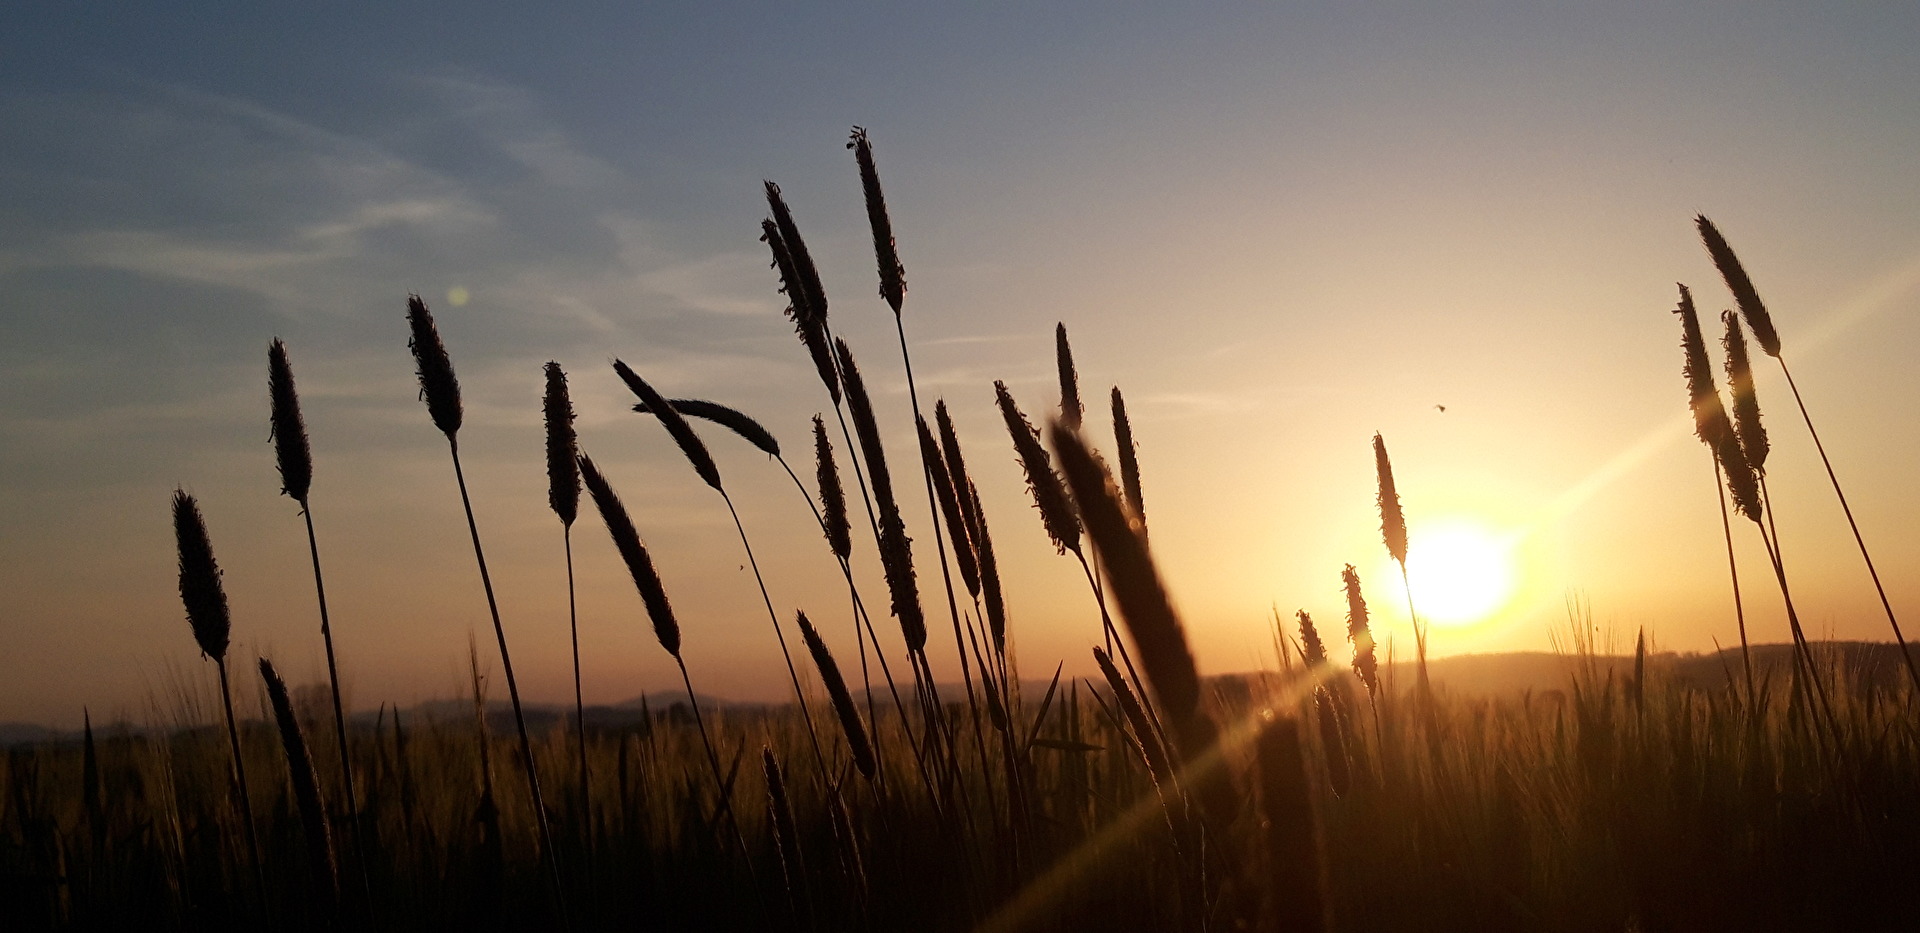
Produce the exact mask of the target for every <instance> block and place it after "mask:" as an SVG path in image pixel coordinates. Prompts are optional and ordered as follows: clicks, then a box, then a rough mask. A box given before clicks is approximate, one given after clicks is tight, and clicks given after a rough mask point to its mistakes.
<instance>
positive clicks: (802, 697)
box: [719, 489, 833, 787]
mask: <svg viewBox="0 0 1920 933" xmlns="http://www.w3.org/2000/svg"><path fill="white" fill-rule="evenodd" d="M719 492H720V498H721V499H722V500H724V501H725V502H726V503H727V514H729V515H732V516H733V527H734V530H735V531H738V532H739V533H740V546H741V547H743V548H745V549H746V552H747V566H748V567H750V568H752V569H753V579H754V582H756V583H758V584H760V599H761V601H762V602H764V603H766V606H767V620H768V621H770V622H772V623H773V637H774V638H776V639H778V640H779V642H780V656H781V657H782V658H785V659H786V662H787V676H788V677H790V678H792V680H793V695H794V698H795V699H797V700H798V701H799V703H800V719H801V720H802V721H803V722H805V723H806V726H807V741H808V742H809V743H811V744H812V746H813V760H814V762H815V763H816V764H818V765H819V766H820V779H821V780H822V781H824V782H826V786H827V787H832V786H833V772H832V770H831V769H829V768H828V767H827V757H826V756H825V755H823V754H821V752H820V737H819V735H818V733H816V732H815V731H814V728H813V712H812V711H811V710H810V709H809V708H808V707H807V694H806V691H804V690H802V689H800V672H799V671H798V670H796V669H795V668H794V666H793V655H792V654H791V653H789V652H788V651H787V634H786V632H785V631H784V630H782V629H781V627H780V617H779V616H778V615H777V614H775V613H774V610H773V598H772V597H770V596H768V595H767V581H766V580H765V579H764V578H763V577H761V576H760V563H759V562H758V561H756V560H755V559H754V557H753V545H752V544H751V543H749V542H748V541H747V526H745V525H743V524H741V523H740V511H739V510H738V509H736V508H734V507H733V497H732V496H729V495H727V491H726V490H724V489H722V490H719Z"/></svg>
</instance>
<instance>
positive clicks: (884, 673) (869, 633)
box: [774, 454, 939, 809]
mask: <svg viewBox="0 0 1920 933" xmlns="http://www.w3.org/2000/svg"><path fill="white" fill-rule="evenodd" d="M774 459H775V460H777V461H779V463H780V467H781V469H784V470H786V471H787V477H788V478H789V479H791V480H793V485H794V488H795V489H798V490H799V491H800V498H801V499H803V500H805V501H806V503H807V508H808V509H809V510H811V511H812V512H813V520H814V522H815V524H818V525H819V526H820V528H821V530H822V531H825V530H826V527H827V522H826V519H825V517H823V516H822V515H821V514H820V507H819V506H817V505H815V504H814V502H813V495H812V494H811V493H809V492H807V486H806V484H805V483H804V482H802V481H801V480H800V475H799V474H797V473H795V472H794V471H793V467H792V466H790V465H789V464H788V463H787V460H786V458H785V457H782V456H780V455H778V454H775V455H774ZM854 459H855V460H856V461H857V460H858V459H859V458H857V457H856V458H854ZM834 559H835V560H836V561H837V562H838V563H839V564H840V574H841V576H844V577H845V578H846V580H847V595H848V597H849V599H850V600H851V601H852V604H853V613H854V615H853V637H854V640H855V641H856V642H857V643H859V645H860V677H861V686H862V688H863V689H865V690H866V692H867V721H868V722H870V723H874V724H875V726H874V729H875V730H876V731H875V741H876V742H878V741H879V738H878V729H879V726H878V723H879V722H880V718H879V716H878V714H877V711H876V708H875V705H874V701H873V684H872V681H871V680H870V679H869V678H868V673H867V655H866V645H867V642H868V641H871V642H872V643H873V650H874V656H875V658H876V659H878V660H879V662H880V676H881V677H882V678H883V679H885V680H886V682H887V692H888V693H889V694H892V696H893V706H894V709H895V711H896V712H898V713H899V714H900V728H901V730H902V731H903V732H905V733H906V736H907V744H908V745H909V746H911V747H912V749H913V753H914V761H915V763H916V764H917V765H918V766H919V770H920V777H921V780H922V781H923V782H924V783H925V784H926V786H927V793H928V795H929V800H932V801H933V803H934V807H935V808H936V809H938V807H939V801H938V800H937V799H935V798H934V796H933V781H932V778H931V777H930V776H928V774H927V771H926V762H925V761H924V760H923V759H922V758H921V757H920V741H919V739H918V738H916V737H915V736H914V734H913V721H912V720H911V719H909V718H908V717H907V707H906V704H905V703H904V702H902V701H901V699H900V690H899V688H898V687H896V686H895V685H894V680H893V670H892V668H891V667H889V666H888V664H887V656H886V653H885V652H882V651H881V650H880V636H878V635H876V634H874V631H873V619H872V617H871V616H869V615H867V608H866V606H865V604H864V603H862V602H861V600H860V588H859V586H858V585H857V584H855V583H854V580H853V567H852V565H851V564H849V563H847V561H846V560H845V559H843V558H841V557H840V556H839V555H837V554H836V555H834ZM862 621H865V623H866V631H865V632H864V633H862V631H861V623H862Z"/></svg>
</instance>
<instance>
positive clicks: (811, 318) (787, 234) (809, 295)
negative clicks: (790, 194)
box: [763, 182, 827, 327]
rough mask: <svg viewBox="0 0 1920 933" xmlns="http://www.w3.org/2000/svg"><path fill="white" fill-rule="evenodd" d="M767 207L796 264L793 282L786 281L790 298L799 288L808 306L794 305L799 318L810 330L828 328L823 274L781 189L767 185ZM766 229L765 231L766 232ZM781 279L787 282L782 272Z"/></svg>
mask: <svg viewBox="0 0 1920 933" xmlns="http://www.w3.org/2000/svg"><path fill="white" fill-rule="evenodd" d="M766 185H767V207H768V209H769V210H771V211H772V213H773V225H774V228H775V229H776V230H778V232H779V234H780V242H781V243H782V244H783V245H785V247H786V250H787V255H788V256H789V257H790V258H791V261H792V263H793V278H790V279H786V281H787V287H788V290H787V295H788V297H790V298H791V297H792V295H793V287H794V286H796V285H797V286H799V288H800V293H801V296H802V297H803V298H804V299H805V302H806V303H805V304H804V305H802V304H800V303H798V302H796V303H795V304H794V310H795V312H797V313H798V314H801V315H805V316H806V319H807V324H808V325H809V326H818V327H825V326H826V323H827V290H826V288H825V287H824V286H822V285H821V284H820V270H819V269H817V268H815V267H814V264H813V254H812V253H809V252H808V251H807V242H806V241H805V240H803V239H801V238H800V228H799V227H798V226H797V225H795V224H794V222H793V211H792V210H790V209H788V207H787V201H786V199H785V198H784V197H781V195H780V186H779V185H776V184H774V183H773V182H767V183H766ZM763 229H764V228H763ZM782 278H786V276H785V270H782Z"/></svg>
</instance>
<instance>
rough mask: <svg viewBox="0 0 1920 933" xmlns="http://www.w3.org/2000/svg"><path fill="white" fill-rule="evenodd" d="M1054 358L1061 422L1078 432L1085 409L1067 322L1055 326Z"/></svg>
mask: <svg viewBox="0 0 1920 933" xmlns="http://www.w3.org/2000/svg"><path fill="white" fill-rule="evenodd" d="M1053 356H1054V363H1055V366H1056V368H1057V369H1059V371H1060V421H1061V422H1062V423H1064V424H1065V425H1066V426H1067V427H1069V428H1072V429H1073V430H1075V431H1078V430H1080V421H1081V419H1082V418H1083V417H1084V416H1085V409H1084V407H1082V406H1081V404H1080V374H1079V373H1078V372H1076V371H1075V370H1074V368H1073V347H1072V346H1071V345H1070V344H1068V343H1067V325H1066V323H1065V322H1061V323H1057V324H1055V325H1053Z"/></svg>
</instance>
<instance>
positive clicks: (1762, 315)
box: [1694, 214, 1920, 691]
mask: <svg viewBox="0 0 1920 933" xmlns="http://www.w3.org/2000/svg"><path fill="white" fill-rule="evenodd" d="M1694 225H1695V226H1696V227H1697V228H1698V229H1699V231H1700V240H1701V242H1702V243H1703V244H1704V245H1705V246H1706V248H1707V253H1708V255H1710V256H1711V257H1712V258H1713V264H1714V267H1715V268H1717V269H1718V270H1719V271H1720V276H1721V278H1723V279H1725V280H1726V283H1727V288H1728V290H1729V291H1731V292H1733V296H1734V301H1735V303H1736V304H1737V305H1738V307H1739V308H1740V315H1741V316H1742V317H1744V318H1746V321H1747V326H1748V327H1749V328H1751V329H1752V330H1753V336H1754V339H1755V340H1758V341H1759V342H1760V348H1761V349H1762V350H1764V351H1765V352H1766V354H1767V355H1768V356H1771V357H1773V359H1774V362H1776V363H1779V364H1780V374H1781V375H1783V376H1785V377H1786V378H1787V388H1788V389H1789V390H1791V391H1792V392H1793V403H1794V405H1795V406H1796V407H1798V408H1799V409H1800V419H1801V421H1803V422H1805V424H1806V426H1807V434H1808V436H1810V437H1812V438H1813V449H1814V450H1815V451H1816V452H1818V453H1819V454H1820V465H1821V466H1822V467H1823V468H1825V469H1826V472H1827V482H1828V483H1829V484H1831V485H1832V486H1833V495H1834V498H1836V499H1838V500H1840V511H1841V513H1842V514H1844V515H1845V516H1846V519H1847V528H1848V529H1849V530H1851V531H1852V532H1853V543H1854V544H1855V545H1856V546H1857V547H1859V549H1860V560H1861V561H1862V562H1864V563H1865V564H1866V565H1867V576H1868V577H1869V578H1871V579H1872V580H1873V590H1874V593H1875V594H1877V595H1878V596H1879V597H1880V608H1881V609H1882V610H1884V611H1885V612H1886V615H1887V625H1888V626H1889V627H1890V628H1892V630H1893V640H1894V642H1895V643H1896V644H1898V645H1899V646H1900V658H1901V660H1903V661H1905V662H1906V668H1907V677H1908V679H1909V680H1911V681H1912V683H1913V688H1914V690H1915V691H1920V664H1917V663H1916V662H1915V661H1914V658H1913V652H1911V651H1909V650H1908V649H1907V638H1906V635H1905V634H1904V633H1902V632H1901V630H1900V620H1899V619H1898V618H1897V617H1896V616H1895V615H1894V612H1893V603H1892V602H1891V601H1890V600H1888V599H1887V589H1886V587H1885V586H1883V585H1882V584H1881V583H1880V571H1879V570H1877V569H1875V567H1874V565H1873V554H1872V553H1871V552H1869V551H1868V550H1867V539H1866V538H1865V537H1864V536H1862V535H1861V534H1860V523H1859V522H1857V521H1855V520H1854V517H1853V507H1852V506H1851V505H1849V504H1848V503H1847V494H1846V491H1845V490H1843V489H1841V488H1840V477H1839V476H1838V475H1837V474H1835V473H1834V470H1833V460H1832V458H1830V457H1828V456H1827V448H1826V445H1825V444H1823V443H1821V441H1820V432H1819V431H1818V430H1817V429H1815V428H1814V426H1813V415H1811V414H1809V413H1808V412H1807V403H1806V400H1805V399H1803V398H1801V397H1800V386H1799V384H1798V383H1796V382H1794V379H1793V370H1791V369H1789V368H1788V367H1787V358H1786V357H1785V356H1783V355H1781V352H1780V335H1779V332H1778V331H1776V330H1774V327H1773V317H1772V315H1770V314H1768V313H1767V308H1766V305H1764V304H1762V303H1761V302H1760V294H1759V292H1758V291H1756V290H1755V289H1754V287H1753V281H1752V279H1750V278H1748V276H1747V271H1746V269H1745V268H1744V267H1743V266H1741V265H1740V259H1739V257H1737V256H1735V255H1734V253H1733V248H1732V247H1730V246H1728V245H1727V241H1726V238H1725V237H1723V236H1721V235H1720V231H1719V229H1718V228H1716V227H1715V226H1714V225H1713V221H1710V220H1708V219H1707V218H1706V215H1704V214H1700V215H1696V216H1695V217H1694Z"/></svg>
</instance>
